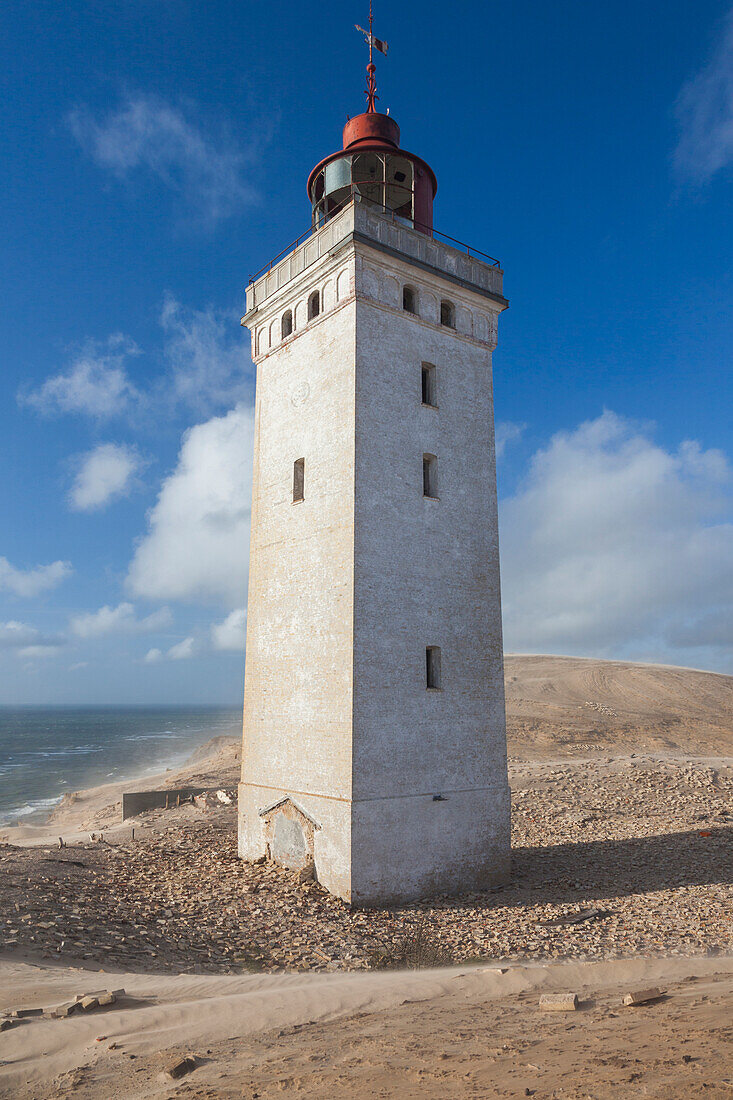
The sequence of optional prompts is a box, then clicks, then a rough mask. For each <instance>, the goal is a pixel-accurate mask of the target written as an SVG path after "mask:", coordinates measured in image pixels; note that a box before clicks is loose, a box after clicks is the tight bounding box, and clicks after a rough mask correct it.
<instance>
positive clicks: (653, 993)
mask: <svg viewBox="0 0 733 1100" xmlns="http://www.w3.org/2000/svg"><path fill="white" fill-rule="evenodd" d="M663 996H664V990H663V989H657V987H656V986H652V987H651V988H650V989H639V990H637V991H636V993H627V994H626V996H625V997H624V1004H625V1005H627V1006H629V1007H632V1008H633V1007H635V1006H636V1005H647V1004H650V1003H651V1001H658V1000H660V998H662V997H663Z"/></svg>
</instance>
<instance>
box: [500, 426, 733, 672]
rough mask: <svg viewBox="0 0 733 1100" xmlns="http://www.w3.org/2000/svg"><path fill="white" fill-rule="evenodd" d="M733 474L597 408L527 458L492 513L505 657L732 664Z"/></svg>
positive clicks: (710, 455) (714, 454)
mask: <svg viewBox="0 0 733 1100" xmlns="http://www.w3.org/2000/svg"><path fill="white" fill-rule="evenodd" d="M731 489H732V475H731V468H730V465H729V463H728V461H727V459H726V457H725V456H724V455H723V454H722V453H721V452H720V451H717V450H702V449H701V448H700V447H699V445H698V444H696V443H692V442H685V443H682V445H681V446H680V447H679V448H678V450H677V451H674V452H670V451H667V450H665V449H664V448H662V447H660V446H659V445H658V444H656V443H654V442H653V441H652V439H650V438H649V434H648V433H647V432H645V431H642V430H641V429H639V428H638V427H637V426H635V425H634V424H633V423H631V422H630V421H628V420H624V419H623V418H622V417H619V416H616V415H614V414H613V413H611V412H606V413H604V414H603V415H602V416H600V417H599V418H598V419H596V420H593V421H589V422H588V423H585V424H581V425H580V426H579V427H578V428H577V429H575V430H574V431H571V432H560V433H558V434H557V435H555V436H554V437H553V438H552V439H551V441H550V443H549V445H548V446H547V447H546V448H545V449H544V450H540V451H538V452H537V453H536V454H535V455H534V457H533V459H532V462H531V464H530V469H529V473H528V475H527V477H526V479H525V481H524V483H523V485H522V486H521V488H520V490H519V491H518V492H517V494H516V495H515V496H514V497H512V498H511V499H508V500H505V501H504V502H503V503H502V506H501V509H500V522H501V539H500V545H501V550H502V573H503V588H504V621H505V640H506V646H507V649H508V650H510V651H515V652H521V651H531V652H535V653H541V652H551V653H571V654H586V655H597V656H617V657H619V656H636V657H637V658H642V659H644V657H645V656H646V659H649V660H673V659H674V658H675V655H676V656H677V658H678V659H679V658H680V657H683V658H686V659H689V658H690V656H691V653H692V650H697V651H698V652H699V660H700V662H702V663H704V662H705V661H710V662H712V664H713V665H717V666H718V667H719V666H720V665H721V664H722V663H724V662H725V661H726V660H730V659H731V658H733V524H732V523H731V522H730V518H729V517H730V516H731V514H732V513H733V508H732V505H733V495H732V493H731Z"/></svg>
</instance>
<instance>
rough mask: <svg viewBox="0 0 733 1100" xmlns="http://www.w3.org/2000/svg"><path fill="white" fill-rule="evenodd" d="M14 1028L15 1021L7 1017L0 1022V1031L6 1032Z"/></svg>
mask: <svg viewBox="0 0 733 1100" xmlns="http://www.w3.org/2000/svg"><path fill="white" fill-rule="evenodd" d="M11 1027H15V1021H14V1020H9V1019H8V1018H7V1016H6V1017H5V1019H4V1020H0V1031H7V1030H8V1028H11Z"/></svg>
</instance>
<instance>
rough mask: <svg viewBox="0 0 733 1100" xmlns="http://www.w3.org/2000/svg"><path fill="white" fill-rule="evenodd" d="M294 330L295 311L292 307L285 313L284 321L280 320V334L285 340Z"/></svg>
mask: <svg viewBox="0 0 733 1100" xmlns="http://www.w3.org/2000/svg"><path fill="white" fill-rule="evenodd" d="M292 332H293V311H292V309H286V310H285V312H284V313H283V317H282V321H281V322H280V336H281V337H282V339H283V340H284V339H285V337H286V336H291V335H292Z"/></svg>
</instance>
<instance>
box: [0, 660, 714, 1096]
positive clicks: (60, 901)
mask: <svg viewBox="0 0 733 1100" xmlns="http://www.w3.org/2000/svg"><path fill="white" fill-rule="evenodd" d="M732 701H733V679H731V678H728V677H724V676H717V675H714V674H710V673H703V672H694V671H690V670H683V669H666V668H660V667H656V666H646V665H645V666H640V665H630V664H624V663H615V662H599V661H584V660H579V659H573V658H557V657H532V656H516V657H510V658H508V659H507V710H508V717H509V746H510V762H511V783H512V790H513V831H514V840H513V844H514V881H513V882H512V884H511V885H510V886H509V887H508V888H507V889H506V890H502V891H499V892H497V893H495V894H493V895H472V896H468V897H464V898H460V899H437V900H436V901H434V902H431V903H426V904H424V905H416V906H408V907H402V908H401V909H397V910H391V911H389V912H387V911H383V912H379V911H376V912H375V911H369V912H367V913H358V912H354V911H351V910H350V909H349V907H348V906H344V905H343V903H340V902H338V901H337V900H336V899H330V898H329V896H328V895H326V894H325V892H324V891H322V890H321V888H320V887H319V886H318V885H317V884H310V885H308V884H306V885H298V884H297V882H296V881H295V879H294V876H292V875H290V873H289V872H285V871H282V870H281V869H276V868H272V867H267V866H265V867H252V866H251V865H243V864H241V863H240V862H239V861H238V860H236V857H235V854H234V844H233V834H234V811H233V809H232V808H226V807H221V808H218V809H216V810H214V811H197V810H195V809H194V808H193V807H182V808H181V809H180V810H172V811H168V812H167V813H166V812H165V811H157V812H155V813H153V814H148V815H145V816H144V817H143V818H139V819H136V822H137V825H136V839H135V841H134V842H132V841H131V838H130V825H129V823H128V824H126V825H125V826H122V825H121V824H119V806H118V805H116V803H118V802H119V799H120V797H121V791H122V789H123V788H124V785H121V784H117V785H114V786H113V787H112V786H109V787H106V788H97V789H96V790H94V791H89V792H80V793H79V794H78V796H77V797H76V798H75V799H73V800H71V799H67V800H66V801H65V803H64V804H63V805H62V806H60V807H59V808H58V809H57V811H56V812H55V814H54V815H53V817H54V820H53V821H52V822H50V823H49V825H48V826H45V827H44V828H43V829H41V830H33V829H31V830H28V827H24V828H23V829H22V830H4V834H5V836H6V837H7V839H8V840H11V841H12V845H13V846H12V847H8V846H6V847H5V848H4V849H3V848H0V860H1V862H0V918H2V917H3V911H4V914H5V916H4V926H5V936H4V941H3V942H4V949H3V950H2V951H0V1012H1V1011H3V1010H5V1009H11V1008H16V1007H18V1006H20V1005H36V1004H41V1005H44V1006H48V1005H51V1004H55V1003H59V1002H61V1001H63V1000H65V999H67V998H69V997H70V996H73V995H74V994H76V993H83V992H85V991H87V990H90V989H99V988H103V987H106V988H116V987H119V986H124V987H125V989H126V991H127V993H128V995H130V996H129V997H128V999H126V1000H125V1001H122V1002H120V1003H119V1004H117V1005H115V1006H112V1007H110V1008H109V1009H106V1010H104V1011H103V1012H98V1013H95V1014H92V1015H89V1016H72V1017H71V1018H69V1019H66V1020H51V1019H45V1018H44V1019H31V1020H28V1021H25V1022H21V1023H18V1024H17V1025H16V1026H14V1027H13V1028H11V1029H10V1030H8V1031H4V1032H2V1033H1V1034H0V1096H2V1097H13V1098H15V1097H18V1098H19V1100H22V1098H30V1097H35V1098H36V1100H45V1098H46V1097H56V1096H59V1097H61V1096H66V1095H73V1096H75V1097H81V1098H84V1097H88V1098H89V1100H92V1098H94V1100H103V1098H108V1100H113V1098H116V1097H123V1096H124V1097H148V1096H151V1097H152V1096H155V1097H158V1096H160V1097H172V1096H177V1095H179V1094H183V1093H189V1094H191V1095H195V1096H197V1097H198V1096H201V1097H234V1096H236V1097H241V1096H244V1097H253V1098H254V1097H270V1096H275V1095H278V1096H279V1095H281V1094H282V1093H283V1092H285V1093H286V1094H287V1093H292V1094H294V1095H298V1096H303V1097H319V1098H321V1097H325V1098H328V1097H332V1096H333V1097H336V1096H342V1095H345V1094H346V1095H353V1096H356V1097H371V1096H384V1097H412V1096H415V1097H417V1096H420V1097H448V1096H450V1097H453V1096H455V1097H464V1096H465V1097H493V1096H511V1097H514V1096H524V1095H535V1096H537V1097H541V1098H544V1100H547V1098H549V1097H552V1096H556V1097H558V1098H560V1097H562V1098H563V1100H565V1098H568V1097H569V1098H577V1100H581V1098H587V1097H593V1098H597V1100H606V1098H607V1097H608V1098H616V1097H618V1098H619V1100H621V1098H625V1097H636V1096H639V1097H641V1096H653V1097H658V1098H660V1100H665V1098H667V1100H672V1098H677V1097H679V1098H682V1097H685V1098H688V1097H697V1096H701V1097H702V1096H705V1097H712V1098H718V1097H726V1098H728V1100H731V1098H732V1097H733V1058H732V1057H731V1048H732V1044H731V1041H730V1040H731V1038H733V1026H732V1025H731V1015H732V1014H731V1002H732V998H731V993H732V992H733V988H732V987H733V958H732V957H731V942H732V941H731V925H730V918H731V910H732V908H733V906H732V902H733V893H732V891H731V880H732V879H733V874H732V871H733V815H732V814H731V810H733V806H732V805H731V791H733V747H732V746H733V717H732V715H733V707H732ZM211 748H212V749H213V752H211V753H210V755H209V756H200V757H199V759H197V760H196V761H193V762H191V763H190V764H189V765H187V767H186V768H185V769H183V770H182V771H179V772H168V773H164V774H163V775H162V776H160V777H154V778H152V779H150V780H147V781H146V783H145V786H149V787H157V786H166V785H167V786H177V785H180V784H182V783H191V784H193V785H202V786H208V785H218V784H220V785H222V786H225V785H226V786H228V785H231V783H232V781H233V780H234V781H235V780H236V772H237V769H238V760H237V759H235V754H236V753H237V752H238V746H237V745H236V743H235V742H226V741H225V742H219V743H217V744H216V745H214V746H211ZM100 827H102V828H104V831H105V837H107V838H108V840H109V843H104V844H99V843H91V842H90V841H89V835H88V831H89V830H91V829H96V830H99V828H100ZM44 829H45V830H46V831H45V833H44ZM60 831H63V832H64V833H65V834H67V835H66V837H65V839H66V841H67V843H68V845H69V847H68V848H66V849H64V850H59V849H58V842H57V841H56V847H55V848H51V847H49V846H48V838H54V837H55V836H56V835H57V834H58V833H59V832H60ZM8 834H9V835H8ZM44 836H45V837H46V839H44ZM1 838H2V834H0V839H1ZM74 838H76V839H74ZM62 860H63V861H64V862H60V861H62ZM54 864H55V866H54ZM78 864H83V866H81V867H80V866H78ZM162 893H164V894H165V900H164V901H163V902H161V896H162ZM156 899H157V900H156ZM164 906H165V908H164ZM7 914H11V915H10V916H8V915H7ZM588 914H591V915H590V916H588ZM44 916H45V917H47V918H48V917H50V918H51V919H50V920H49V919H47V920H41V917H44ZM578 917H580V918H581V919H580V920H577V918H578ZM24 918H28V919H24ZM42 924H43V925H47V926H48V927H43V928H42V927H41V925H42ZM420 928H427V933H426V934H425V937H424V938H425V940H426V947H427V950H425V951H424V952H423V956H424V959H426V960H428V961H429V960H430V957H431V952H433V949H435V951H438V952H439V953H441V952H442V953H443V955H444V956H445V957H447V958H450V959H452V960H454V961H455V960H457V961H458V963H459V965H458V966H455V965H453V966H449V967H445V968H443V969H439V970H394V969H384V970H383V969H374V967H375V966H376V967H380V966H387V967H391V966H393V965H396V964H397V963H399V958H400V952H401V950H402V948H403V947H404V945H405V943H406V942H407V941H408V940H410V937H412V941H413V942H414V940H415V936H416V934H419V935H422V933H419V929H420ZM70 930H73V931H74V938H75V942H74V941H72V939H71V938H70ZM416 930H417V932H416ZM11 933H12V935H11ZM75 944H76V945H75ZM236 944H240V945H241V949H240V954H239V955H237V953H236V952H233V951H232V950H231V948H232V945H236ZM469 959H472V960H474V961H472V962H469V961H467V960H469ZM476 960H478V961H476ZM497 967H499V968H500V969H502V970H504V972H503V973H498V972H497V970H496V968H497ZM102 968H103V972H102V973H100V969H102ZM254 968H257V970H258V971H260V972H257V973H254V972H251V971H252V970H253V969H254ZM186 969H187V970H189V971H197V972H189V973H180V971H181V970H186ZM247 969H249V970H250V972H249V973H247V972H243V971H245V970H247ZM305 970H315V971H321V972H320V973H305V972H304V971H305ZM207 971H208V972H207ZM356 971H364V972H362V973H358V972H356ZM651 984H657V985H662V986H663V987H664V988H665V989H666V990H667V995H666V997H665V999H663V1000H661V1001H659V1002H657V1003H655V1004H653V1005H649V1006H646V1007H644V1008H638V1009H626V1008H623V1007H622V1006H621V998H622V995H623V994H624V993H626V992H628V991H629V989H633V988H639V987H643V986H647V985H651ZM548 990H553V991H556V990H562V991H573V992H576V993H578V995H579V997H580V1000H581V1007H580V1010H579V1011H578V1012H577V1013H573V1014H566V1013H541V1012H540V1010H539V1005H538V1001H539V995H540V993H541V992H544V991H548ZM102 1035H104V1036H106V1037H107V1038H106V1039H104V1040H102V1041H100V1042H97V1041H96V1040H97V1037H98V1036H102ZM112 1043H114V1044H116V1046H115V1048H114V1049H110V1044H112ZM187 1052H191V1053H193V1054H195V1055H196V1056H197V1059H198V1062H197V1068H196V1069H195V1070H194V1071H193V1072H192V1073H191V1074H190V1075H188V1076H186V1077H184V1078H182V1079H181V1081H180V1082H173V1081H170V1080H163V1079H161V1077H160V1072H161V1069H162V1068H163V1066H164V1065H165V1064H166V1063H167V1062H168V1060H169V1059H170V1058H171V1056H172V1055H173V1054H176V1053H187Z"/></svg>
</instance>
